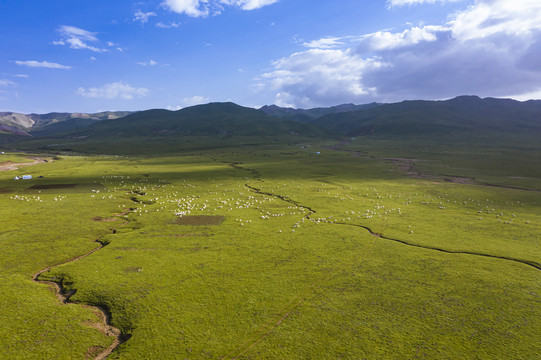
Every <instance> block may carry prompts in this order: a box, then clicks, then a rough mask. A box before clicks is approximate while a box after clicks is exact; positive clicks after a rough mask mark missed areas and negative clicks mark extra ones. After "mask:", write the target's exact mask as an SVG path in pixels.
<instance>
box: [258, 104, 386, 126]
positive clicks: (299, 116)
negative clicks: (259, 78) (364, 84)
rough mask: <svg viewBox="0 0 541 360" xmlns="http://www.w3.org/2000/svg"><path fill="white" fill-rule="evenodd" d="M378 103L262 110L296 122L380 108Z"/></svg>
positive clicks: (274, 107)
mask: <svg viewBox="0 0 541 360" xmlns="http://www.w3.org/2000/svg"><path fill="white" fill-rule="evenodd" d="M379 105H380V104H378V103H370V104H363V105H355V104H341V105H336V106H331V107H318V108H312V109H295V108H285V107H280V106H277V105H265V106H263V107H261V108H260V110H262V111H264V112H265V114H267V115H269V116H274V117H279V118H283V119H290V120H295V121H307V122H308V121H312V120H314V119H317V118H319V117H321V116H324V115H328V114H339V113H344V112H351V111H357V110H365V109H370V108H373V107H376V106H379Z"/></svg>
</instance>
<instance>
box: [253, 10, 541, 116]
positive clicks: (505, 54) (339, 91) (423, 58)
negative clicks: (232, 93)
mask: <svg viewBox="0 0 541 360" xmlns="http://www.w3.org/2000/svg"><path fill="white" fill-rule="evenodd" d="M300 44H302V45H303V46H304V47H308V48H309V49H308V50H304V51H300V52H296V53H294V54H291V55H290V56H287V57H284V58H282V59H280V60H277V61H274V62H272V67H273V70H272V71H269V72H266V73H264V74H262V75H261V76H260V77H259V78H257V79H256V81H257V84H255V86H254V87H255V88H256V89H258V90H259V91H264V90H268V89H271V90H272V91H273V92H274V94H275V97H276V103H277V104H282V105H286V106H287V105H289V106H296V107H299V106H300V107H306V106H319V105H322V106H325V105H332V104H337V103H341V102H350V101H351V102H357V103H363V102H370V101H380V102H387V101H400V100H404V99H416V98H424V99H438V98H439V99H441V98H450V97H454V96H457V95H462V94H477V95H480V96H494V97H499V96H502V97H503V96H508V95H509V94H515V95H514V96H513V97H514V98H518V97H519V96H521V94H523V95H524V97H521V98H522V99H525V98H527V97H529V96H531V97H539V94H540V88H539V86H540V85H539V84H541V62H540V61H539V59H541V2H540V1H538V0H514V1H513V2H509V1H508V0H477V1H476V3H475V5H473V6H469V7H466V8H464V9H463V10H462V11H459V12H456V13H454V14H452V15H450V16H449V22H448V23H446V24H441V25H428V26H412V25H410V26H409V28H407V29H405V30H401V31H389V30H382V31H378V32H375V33H371V34H364V35H360V36H348V37H326V38H323V39H319V40H314V41H309V42H301V43H300Z"/></svg>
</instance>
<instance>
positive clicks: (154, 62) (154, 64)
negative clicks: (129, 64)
mask: <svg viewBox="0 0 541 360" xmlns="http://www.w3.org/2000/svg"><path fill="white" fill-rule="evenodd" d="M137 64H139V65H141V66H156V65H158V63H157V62H156V61H154V60H149V61H148V62H138V63H137Z"/></svg>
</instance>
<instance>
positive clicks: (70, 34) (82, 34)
mask: <svg viewBox="0 0 541 360" xmlns="http://www.w3.org/2000/svg"><path fill="white" fill-rule="evenodd" d="M57 31H58V32H59V33H60V36H61V38H60V40H57V41H53V44H54V45H67V46H69V47H70V48H71V49H86V50H91V51H94V52H106V51H107V49H100V48H97V47H95V46H92V45H89V44H88V43H89V42H90V43H92V42H97V41H98V38H97V37H96V33H94V32H90V31H87V30H84V29H81V28H78V27H75V26H68V25H62V26H60V27H59V28H58V29H57Z"/></svg>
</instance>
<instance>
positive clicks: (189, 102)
mask: <svg viewBox="0 0 541 360" xmlns="http://www.w3.org/2000/svg"><path fill="white" fill-rule="evenodd" d="M209 101H210V99H209V98H208V97H204V96H199V95H196V96H191V97H186V98H184V99H182V103H183V104H184V105H185V106H193V105H199V104H205V103H208V102H209Z"/></svg>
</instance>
